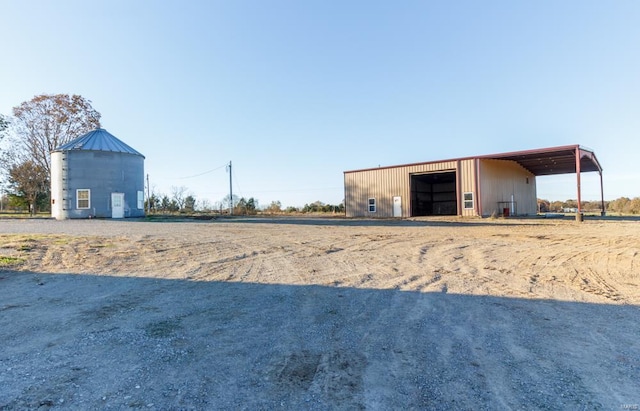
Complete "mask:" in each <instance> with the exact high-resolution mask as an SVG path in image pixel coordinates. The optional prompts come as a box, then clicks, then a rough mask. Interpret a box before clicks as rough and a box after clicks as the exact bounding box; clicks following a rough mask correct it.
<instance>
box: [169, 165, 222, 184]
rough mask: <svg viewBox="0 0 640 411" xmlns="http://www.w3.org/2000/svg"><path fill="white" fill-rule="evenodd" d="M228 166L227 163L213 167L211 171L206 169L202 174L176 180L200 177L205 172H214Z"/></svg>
mask: <svg viewBox="0 0 640 411" xmlns="http://www.w3.org/2000/svg"><path fill="white" fill-rule="evenodd" d="M226 166H227V164H223V165H221V166H220V167H216V168H213V169H211V170H209V171H205V172H203V173H200V174H195V175H192V176H187V177H178V178H177V179H176V180H186V179H188V178H194V177H200V176H203V175H205V174H209V173H213V172H214V171H217V170H220V169H221V168H224V167H226Z"/></svg>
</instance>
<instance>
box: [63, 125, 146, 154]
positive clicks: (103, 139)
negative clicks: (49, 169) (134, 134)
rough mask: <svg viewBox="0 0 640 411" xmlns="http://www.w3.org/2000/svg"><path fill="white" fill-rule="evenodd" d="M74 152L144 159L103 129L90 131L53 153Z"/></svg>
mask: <svg viewBox="0 0 640 411" xmlns="http://www.w3.org/2000/svg"><path fill="white" fill-rule="evenodd" d="M75 150H87V151H111V152H114V153H127V154H134V155H137V156H141V157H144V156H143V155H142V154H140V153H139V152H138V151H136V150H134V149H133V148H131V147H130V146H128V145H127V144H125V143H123V142H122V141H121V140H120V139H118V138H117V137H116V136H114V135H113V134H111V133H109V132H108V131H107V130H105V129H103V128H98V129H96V130H93V131H90V132H88V133H87V134H84V135H82V136H80V137H78V138H76V139H75V140H72V141H70V142H68V143H66V144H63V145H61V146H60V147H58V148H56V149H55V150H53V151H54V152H55V151H75Z"/></svg>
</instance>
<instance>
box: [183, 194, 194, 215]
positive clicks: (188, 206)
mask: <svg viewBox="0 0 640 411" xmlns="http://www.w3.org/2000/svg"><path fill="white" fill-rule="evenodd" d="M195 209H196V198H195V197H194V196H193V195H188V196H187V197H186V198H185V199H184V210H185V211H194V210H195Z"/></svg>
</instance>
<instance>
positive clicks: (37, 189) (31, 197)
mask: <svg viewBox="0 0 640 411" xmlns="http://www.w3.org/2000/svg"><path fill="white" fill-rule="evenodd" d="M9 187H10V189H11V190H12V191H13V194H14V195H16V196H19V197H23V198H24V199H25V200H26V201H27V203H28V204H29V211H30V213H31V215H33V214H35V212H36V206H37V203H38V199H39V198H41V197H42V196H45V197H46V195H47V193H48V190H49V175H48V174H47V173H46V172H45V170H44V168H43V167H42V166H41V165H39V164H36V163H35V162H34V161H33V160H26V161H23V162H21V163H18V164H14V165H13V166H11V167H10V168H9Z"/></svg>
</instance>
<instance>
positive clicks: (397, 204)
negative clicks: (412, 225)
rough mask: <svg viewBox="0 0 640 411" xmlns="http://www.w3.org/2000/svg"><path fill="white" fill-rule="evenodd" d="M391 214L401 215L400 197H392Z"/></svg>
mask: <svg viewBox="0 0 640 411" xmlns="http://www.w3.org/2000/svg"><path fill="white" fill-rule="evenodd" d="M393 216H394V217H402V198H400V196H397V197H393Z"/></svg>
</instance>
